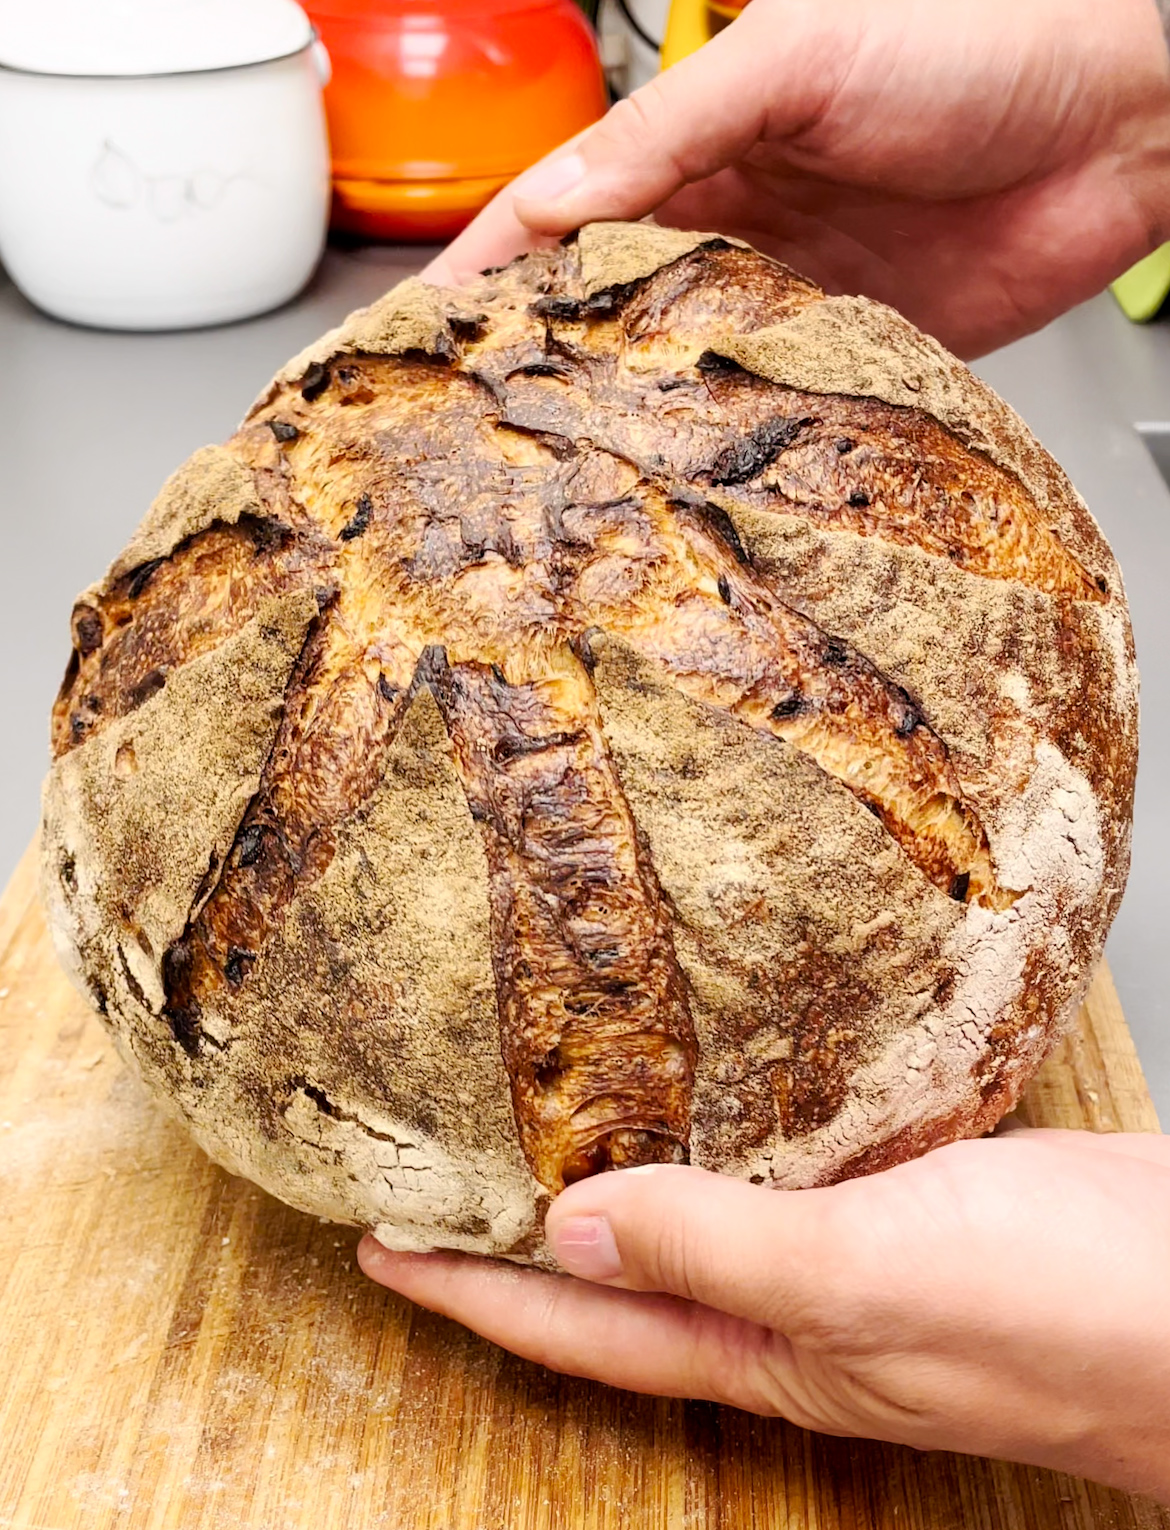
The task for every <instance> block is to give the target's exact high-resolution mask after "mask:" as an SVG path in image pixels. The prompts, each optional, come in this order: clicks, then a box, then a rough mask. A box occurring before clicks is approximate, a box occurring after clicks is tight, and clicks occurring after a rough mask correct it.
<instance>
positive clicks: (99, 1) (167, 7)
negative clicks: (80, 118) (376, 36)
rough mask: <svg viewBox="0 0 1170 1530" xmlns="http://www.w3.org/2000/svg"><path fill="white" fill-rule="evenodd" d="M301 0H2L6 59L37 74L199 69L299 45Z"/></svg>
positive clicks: (0, 45) (306, 36)
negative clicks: (296, 2) (295, 1)
mask: <svg viewBox="0 0 1170 1530" xmlns="http://www.w3.org/2000/svg"><path fill="white" fill-rule="evenodd" d="M312 36H313V31H312V26H311V25H310V23H309V19H308V17H307V16H306V15H305V13H304V11H302V10H301V8H300V6H299V5H296V4H294V0H0V66H3V67H5V68H8V69H23V70H27V71H29V72H30V73H33V74H68V75H107V76H108V75H151V74H192V73H195V72H197V71H200V70H205V69H234V68H238V67H239V66H240V65H243V64H261V63H266V62H267V61H268V60H269V59H274V58H285V57H287V55H289V54H290V53H299V52H300V50H301V49H302V48H304V47H306V46H307V45H308V44H309V43H310V42H311V41H312Z"/></svg>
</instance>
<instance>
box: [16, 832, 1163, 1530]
mask: <svg viewBox="0 0 1170 1530" xmlns="http://www.w3.org/2000/svg"><path fill="white" fill-rule="evenodd" d="M1081 1018H1082V1023H1081V1029H1080V1032H1079V1034H1078V1035H1077V1036H1075V1037H1073V1038H1072V1039H1070V1040H1069V1041H1068V1042H1066V1043H1065V1044H1064V1046H1063V1047H1062V1048H1061V1050H1060V1052H1059V1054H1058V1055H1057V1056H1056V1057H1054V1058H1053V1059H1052V1060H1051V1061H1050V1062H1049V1064H1048V1065H1047V1066H1046V1067H1045V1069H1044V1071H1043V1073H1042V1074H1041V1075H1040V1077H1039V1078H1038V1079H1037V1080H1036V1082H1035V1084H1034V1085H1033V1086H1032V1088H1031V1090H1030V1091H1029V1093H1028V1096H1027V1098H1026V1101H1025V1104H1024V1107H1023V1110H1022V1114H1023V1115H1024V1117H1025V1119H1026V1120H1028V1121H1030V1122H1032V1123H1033V1124H1043V1125H1053V1126H1057V1125H1059V1126H1074V1127H1088V1128H1091V1129H1094V1130H1101V1131H1116V1130H1131V1131H1135V1130H1136V1131H1142V1130H1145V1131H1151V1130H1157V1129H1158V1123H1157V1118H1156V1116H1155V1114H1154V1110H1153V1107H1152V1105H1151V1103H1150V1099H1149V1096H1148V1094H1147V1092H1146V1088H1145V1084H1144V1081H1143V1079H1142V1076H1141V1071H1140V1068H1139V1066H1138V1062H1137V1058H1136V1055H1135V1053H1134V1050H1133V1045H1132V1042H1131V1041H1130V1038H1129V1034H1128V1031H1127V1030H1126V1027H1125V1022H1124V1018H1123V1016H1122V1013H1121V1009H1120V1006H1119V1004H1118V1002H1117V996H1116V993H1115V992H1114V989H1113V984H1112V981H1111V979H1110V977H1109V974H1108V972H1107V971H1105V970H1104V969H1103V970H1102V971H1101V972H1100V973H1099V974H1098V977H1097V979H1096V982H1095V983H1094V986H1093V989H1092V992H1091V993H1090V995H1089V1000H1088V1002H1087V1004H1086V1006H1085V1009H1084V1011H1083V1013H1082V1017H1081ZM0 1176H2V1181H3V1185H4V1195H5V1201H6V1206H5V1211H6V1215H5V1217H4V1219H3V1222H2V1224H0V1313H2V1314H3V1321H2V1329H0V1376H2V1377H3V1381H2V1382H0V1440H2V1441H3V1450H0V1530H81V1527H85V1530H112V1527H114V1526H117V1527H119V1530H121V1527H125V1530H211V1527H213V1526H214V1527H215V1530H299V1527H302V1526H303V1527H306V1530H308V1527H312V1530H320V1527H322V1526H328V1527H342V1530H346V1527H350V1526H352V1527H355V1530H357V1527H361V1530H667V1527H669V1530H675V1527H679V1530H700V1527H702V1530H749V1527H759V1530H764V1527H767V1530H960V1527H961V1530H1050V1527H1051V1530H1090V1527H1092V1530H1170V1510H1164V1509H1159V1508H1157V1507H1156V1506H1154V1505H1153V1504H1151V1503H1148V1502H1144V1501H1141V1500H1137V1499H1132V1498H1127V1497H1126V1496H1125V1495H1123V1494H1120V1493H1116V1492H1112V1491H1109V1490H1107V1489H1104V1488H1101V1487H1097V1486H1095V1485H1093V1484H1090V1483H1086V1482H1080V1481H1076V1480H1074V1479H1072V1478H1069V1477H1065V1476H1061V1475H1058V1474H1055V1473H1051V1472H1044V1471H1038V1470H1033V1469H1030V1468H1022V1467H1015V1466H1009V1465H1006V1464H1004V1463H999V1462H989V1461H981V1460H976V1459H973V1458H968V1457H961V1456H953V1455H945V1454H938V1453H935V1454H927V1455H921V1454H917V1453H915V1452H913V1451H909V1450H904V1449H900V1448H897V1447H892V1446H882V1445H876V1444H871V1443H868V1442H854V1441H843V1440H832V1439H828V1438H825V1437H822V1436H817V1435H812V1434H808V1433H805V1432H804V1431H802V1430H799V1429H794V1428H790V1427H789V1426H787V1425H784V1424H781V1423H776V1422H772V1421H764V1420H760V1419H754V1418H751V1417H749V1416H748V1415H746V1414H741V1413H737V1412H734V1411H733V1410H730V1409H723V1408H718V1407H715V1406H714V1405H711V1404H707V1403H678V1402H665V1401H658V1400H654V1399H649V1398H638V1397H633V1396H630V1395H629V1394H626V1393H621V1392H615V1391H611V1390H609V1389H607V1388H604V1387H600V1386H595V1385H591V1384H588V1383H584V1382H577V1381H570V1380H565V1379H563V1378H560V1377H556V1376H552V1375H549V1374H547V1373H546V1372H543V1371H541V1370H539V1369H538V1368H537V1367H535V1366H531V1365H528V1364H525V1363H524V1362H522V1361H519V1360H515V1359H513V1358H512V1357H510V1356H508V1355H505V1354H503V1353H502V1352H501V1351H499V1350H497V1349H494V1348H492V1346H490V1345H488V1344H486V1343H484V1342H483V1341H482V1340H479V1339H477V1338H474V1337H472V1336H471V1335H469V1334H467V1333H464V1332H463V1331H462V1330H460V1329H459V1328H457V1327H455V1326H454V1325H452V1324H450V1323H448V1322H446V1321H444V1320H442V1319H439V1318H436V1317H433V1316H431V1315H430V1314H428V1313H425V1312H422V1311H419V1310H416V1309H414V1308H412V1307H411V1306H410V1305H409V1304H407V1303H406V1302H404V1301H402V1300H400V1299H399V1298H397V1297H394V1296H392V1295H390V1294H389V1293H388V1292H386V1291H383V1290H381V1289H380V1288H378V1287H376V1286H373V1285H371V1284H370V1283H369V1282H367V1281H366V1280H365V1279H364V1278H363V1277H362V1276H361V1274H360V1273H359V1271H358V1270H357V1268H356V1266H355V1263H354V1257H353V1251H354V1245H355V1243H356V1241H357V1235H356V1234H355V1233H354V1232H353V1230H351V1229H347V1228H345V1229H343V1228H336V1227H332V1226H328V1225H323V1224H321V1223H319V1222H316V1221H314V1220H312V1219H311V1218H308V1217H304V1216H301V1215H299V1214H298V1213H296V1212H294V1211H291V1210H289V1209H287V1208H286V1207H284V1206H282V1205H279V1204H278V1203H277V1202H275V1201H273V1200H271V1199H270V1198H269V1197H267V1196H266V1195H264V1194H263V1193H262V1192H261V1191H259V1190H257V1189H255V1188H254V1187H253V1186H251V1185H249V1184H246V1183H244V1182H243V1181H241V1180H236V1179H232V1178H231V1177H230V1176H228V1175H227V1174H224V1173H223V1172H222V1171H220V1170H219V1169H217V1168H215V1167H213V1166H212V1165H211V1164H210V1163H209V1162H208V1161H207V1160H206V1158H204V1156H203V1155H202V1154H201V1153H200V1152H199V1150H198V1149H197V1148H195V1147H194V1146H192V1144H191V1143H190V1142H189V1141H188V1139H187V1138H186V1136H185V1134H184V1133H183V1132H182V1130H181V1129H180V1128H179V1127H177V1126H176V1125H174V1124H173V1123H172V1122H171V1121H169V1120H168V1119H167V1118H166V1117H165V1116H164V1115H163V1114H162V1112H161V1111H159V1110H158V1109H157V1108H156V1107H155V1106H154V1105H152V1104H150V1103H149V1102H148V1101H147V1100H146V1099H145V1098H144V1096H143V1095H142V1093H141V1092H140V1091H139V1089H138V1087H137V1085H136V1084H135V1083H134V1082H133V1081H132V1080H131V1079H130V1077H129V1076H128V1075H127V1074H126V1073H125V1072H124V1071H123V1069H122V1067H121V1065H120V1063H119V1062H118V1061H117V1059H116V1057H115V1056H114V1054H113V1052H112V1050H111V1048H110V1046H109V1043H108V1041H107V1039H106V1037H105V1034H104V1032H103V1031H102V1029H101V1027H100V1025H99V1024H98V1022H97V1021H96V1020H95V1019H94V1018H93V1017H92V1016H91V1015H90V1014H89V1012H88V1011H87V1009H86V1008H85V1006H84V1004H83V1003H82V1002H81V1001H80V1000H79V999H78V998H77V997H76V996H75V995H74V993H73V991H72V989H71V988H70V987H69V986H68V984H67V982H66V980H65V978H64V977H63V975H62V974H61V973H60V971H59V970H58V968H57V965H56V963H55V960H54V958H53V954H52V950H51V947H50V943H49V940H48V936H47V934H46V932H45V927H44V922H43V920H42V917H41V913H40V910H39V907H38V905H37V903H36V899H35V890H34V875H33V860H32V856H31V854H30V855H29V856H27V857H26V858H25V860H24V862H23V863H22V865H21V867H20V868H19V870H18V871H17V873H16V876H15V878H14V879H13V881H12V883H11V884H10V886H9V888H8V891H7V893H6V894H5V896H4V898H3V900H2V901H0Z"/></svg>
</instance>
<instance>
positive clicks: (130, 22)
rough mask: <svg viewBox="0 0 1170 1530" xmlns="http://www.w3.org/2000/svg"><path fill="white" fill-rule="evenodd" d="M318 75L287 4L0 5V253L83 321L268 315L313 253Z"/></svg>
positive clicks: (319, 154) (126, 324)
mask: <svg viewBox="0 0 1170 1530" xmlns="http://www.w3.org/2000/svg"><path fill="white" fill-rule="evenodd" d="M327 77H328V60H327V58H326V57H325V55H324V52H323V50H322V49H321V45H320V43H318V42H317V41H316V40H315V37H314V34H313V30H312V27H311V25H310V23H309V20H308V18H307V17H306V16H305V14H304V12H303V11H302V10H301V9H300V8H299V7H298V6H297V5H295V4H293V0H0V260H2V261H3V263H4V265H5V266H6V267H7V268H8V271H9V274H10V275H11V277H12V279H13V281H15V283H16V284H17V286H18V287H19V288H20V289H21V291H22V292H23V293H24V294H25V296H26V297H28V298H29V299H31V301H32V302H34V303H35V304H37V306H38V307H40V308H43V309H44V310H45V311H46V312H47V313H51V314H54V315H56V316H57V317H58V318H62V319H69V320H72V321H74V322H76V323H80V324H91V325H97V326H99V327H101V328H110V329H138V330H152V329H183V328H188V327H193V326H197V325H203V324H219V323H224V322H226V321H228V320H231V319H241V318H245V317H247V316H249V315H251V314H256V313H262V312H264V311H265V310H267V309H270V308H275V307H277V306H278V305H279V304H281V303H283V302H286V301H287V300H288V299H289V298H291V297H293V296H295V294H296V293H297V292H299V291H300V289H301V288H302V287H303V286H304V284H305V282H306V281H307V280H308V279H309V277H310V276H311V275H312V273H313V270H314V269H315V267H316V265H317V262H318V260H319V259H320V256H321V251H322V249H323V247H324V242H325V232H326V227H327V222H328V213H329V195H330V185H329V145H328V138H327V135H326V128H325V115H324V110H323V107H322V102H321V90H322V85H323V84H324V82H325V80H326V79H327Z"/></svg>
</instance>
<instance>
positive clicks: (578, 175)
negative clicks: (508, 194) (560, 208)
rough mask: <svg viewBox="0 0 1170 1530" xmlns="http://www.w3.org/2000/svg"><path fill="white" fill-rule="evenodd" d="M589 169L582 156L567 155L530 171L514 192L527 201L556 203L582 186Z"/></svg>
mask: <svg viewBox="0 0 1170 1530" xmlns="http://www.w3.org/2000/svg"><path fill="white" fill-rule="evenodd" d="M588 168H589V167H588V166H587V165H586V163H585V161H584V159H583V158H582V157H581V155H580V154H566V155H565V156H564V157H563V158H562V159H552V160H549V161H548V163H547V164H543V165H537V166H536V167H535V168H534V169H532V170H529V171H528V172H527V174H525V175H522V176H521V177H520V179H519V180H518V181H517V182H516V185H515V188H514V190H515V193H516V195H517V196H518V197H523V198H524V200H525V201H529V202H555V201H556V199H557V198H558V197H563V196H565V195H566V194H567V193H568V192H570V191H572V189H573V187H574V186H578V185H580V183H581V182H582V181H583V180H584V179H585V172H586V170H587V169H588Z"/></svg>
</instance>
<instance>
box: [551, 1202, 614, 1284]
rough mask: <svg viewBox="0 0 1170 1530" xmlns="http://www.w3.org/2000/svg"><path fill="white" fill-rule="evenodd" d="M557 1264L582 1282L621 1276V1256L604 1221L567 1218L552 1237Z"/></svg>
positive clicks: (589, 1218)
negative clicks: (577, 1276)
mask: <svg viewBox="0 0 1170 1530" xmlns="http://www.w3.org/2000/svg"><path fill="white" fill-rule="evenodd" d="M553 1253H554V1254H555V1255H556V1257H557V1263H558V1264H559V1265H560V1266H561V1268H562V1269H563V1270H567V1271H568V1273H569V1274H570V1275H579V1276H580V1277H581V1279H582V1280H612V1279H613V1277H614V1276H615V1275H620V1274H621V1272H622V1256H621V1255H620V1254H619V1253H618V1246H617V1243H616V1242H615V1240H614V1236H613V1228H612V1227H610V1225H609V1223H608V1222H607V1221H606V1219H605V1217H570V1218H569V1220H568V1221H567V1222H562V1223H561V1225H560V1227H559V1228H558V1229H557V1230H556V1232H555V1233H554V1234H553Z"/></svg>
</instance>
